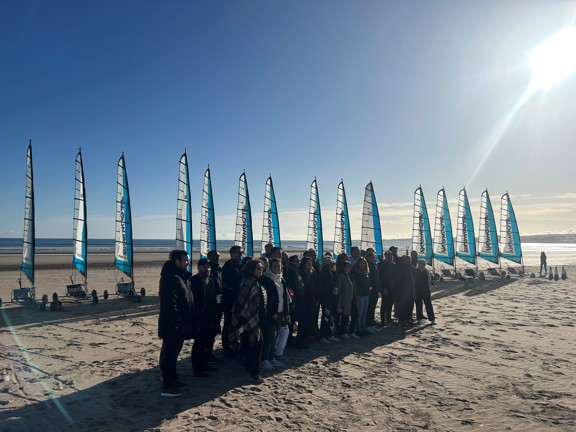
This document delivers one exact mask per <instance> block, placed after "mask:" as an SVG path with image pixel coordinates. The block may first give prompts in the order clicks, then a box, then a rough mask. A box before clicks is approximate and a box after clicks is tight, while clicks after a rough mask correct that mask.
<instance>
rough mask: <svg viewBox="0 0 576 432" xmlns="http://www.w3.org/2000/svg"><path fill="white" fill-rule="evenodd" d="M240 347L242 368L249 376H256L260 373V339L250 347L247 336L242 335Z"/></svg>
mask: <svg viewBox="0 0 576 432" xmlns="http://www.w3.org/2000/svg"><path fill="white" fill-rule="evenodd" d="M242 346H243V347H244V350H245V351H244V354H245V356H244V366H245V367H246V370H247V371H248V372H249V373H251V374H257V373H259V372H260V355H261V354H262V339H259V340H258V342H256V343H253V344H252V345H250V339H249V338H248V335H247V334H246V333H244V334H243V335H242Z"/></svg>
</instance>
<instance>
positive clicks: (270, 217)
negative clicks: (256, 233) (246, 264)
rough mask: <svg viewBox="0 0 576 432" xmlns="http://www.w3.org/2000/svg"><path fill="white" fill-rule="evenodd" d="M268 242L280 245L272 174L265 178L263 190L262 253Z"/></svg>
mask: <svg viewBox="0 0 576 432" xmlns="http://www.w3.org/2000/svg"><path fill="white" fill-rule="evenodd" d="M268 243H270V244H271V245H272V246H278V247H280V246H282V242H281V240H280V221H279V220H278V207H277V206H276V194H275V193H274V184H273V183H272V176H270V177H268V179H267V180H266V189H265V191H264V215H263V221H262V253H264V252H265V246H266V245H267V244H268Z"/></svg>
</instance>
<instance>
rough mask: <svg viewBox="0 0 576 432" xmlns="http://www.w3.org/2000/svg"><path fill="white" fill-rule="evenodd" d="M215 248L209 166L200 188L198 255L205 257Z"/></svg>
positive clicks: (214, 225)
mask: <svg viewBox="0 0 576 432" xmlns="http://www.w3.org/2000/svg"><path fill="white" fill-rule="evenodd" d="M211 250H216V219H215V217H214V197H213V196H212V179H211V177H210V167H208V169H206V172H205V173H204V187H203V188H202V215H201V216H200V257H201V258H206V256H207V255H208V252H209V251H211Z"/></svg>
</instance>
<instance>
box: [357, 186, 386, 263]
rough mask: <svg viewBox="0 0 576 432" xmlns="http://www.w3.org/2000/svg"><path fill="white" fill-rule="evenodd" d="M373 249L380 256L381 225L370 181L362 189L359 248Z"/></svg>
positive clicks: (381, 250) (381, 251)
mask: <svg viewBox="0 0 576 432" xmlns="http://www.w3.org/2000/svg"><path fill="white" fill-rule="evenodd" d="M368 248H372V249H374V251H375V252H376V256H377V257H379V256H382V254H383V253H384V251H383V248H382V227H381V225H380V212H379V211H378V204H377V203H376V195H375V194H374V186H373V185H372V182H370V183H368V184H367V185H366V188H365V189H364V207H363V209H362V231H361V241H360V249H362V250H366V249H368Z"/></svg>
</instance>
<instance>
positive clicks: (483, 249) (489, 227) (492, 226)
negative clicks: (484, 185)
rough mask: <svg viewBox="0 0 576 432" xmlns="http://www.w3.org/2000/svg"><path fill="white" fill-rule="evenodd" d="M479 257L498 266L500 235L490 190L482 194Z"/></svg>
mask: <svg viewBox="0 0 576 432" xmlns="http://www.w3.org/2000/svg"><path fill="white" fill-rule="evenodd" d="M478 257H480V258H483V259H485V260H486V261H488V262H491V263H494V264H498V262H499V253H498V235H497V234H496V220H495V219H494V210H493V209H492V202H491V201H490V195H489V194H488V189H486V190H485V191H484V192H482V196H481V200H480V225H479V229H478Z"/></svg>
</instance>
